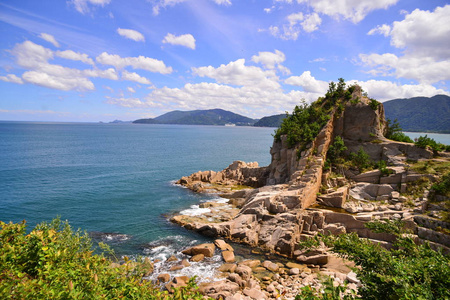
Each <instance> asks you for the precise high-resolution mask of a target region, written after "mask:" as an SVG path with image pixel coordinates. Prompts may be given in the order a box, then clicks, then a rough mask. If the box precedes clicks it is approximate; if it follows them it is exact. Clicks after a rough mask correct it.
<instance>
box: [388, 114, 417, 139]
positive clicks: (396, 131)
mask: <svg viewBox="0 0 450 300" xmlns="http://www.w3.org/2000/svg"><path fill="white" fill-rule="evenodd" d="M386 122H387V124H386V135H385V136H386V138H388V139H390V140H393V141H398V142H404V143H414V141H413V140H412V139H411V138H410V137H409V136H407V135H406V134H404V133H403V132H402V128H401V127H400V124H399V123H398V121H397V119H395V120H394V122H392V121H391V120H390V119H387V120H386Z"/></svg>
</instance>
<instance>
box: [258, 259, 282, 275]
mask: <svg viewBox="0 0 450 300" xmlns="http://www.w3.org/2000/svg"><path fill="white" fill-rule="evenodd" d="M262 265H263V267H264V268H266V269H267V270H269V271H272V272H276V271H278V269H279V268H280V267H279V266H278V265H277V264H276V263H273V262H271V261H269V260H266V261H264V262H263V264H262Z"/></svg>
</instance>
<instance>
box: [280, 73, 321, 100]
mask: <svg viewBox="0 0 450 300" xmlns="http://www.w3.org/2000/svg"><path fill="white" fill-rule="evenodd" d="M284 82H285V83H286V84H290V85H295V86H301V87H302V88H303V90H304V91H305V92H310V93H318V94H322V95H323V94H325V93H326V91H327V89H328V82H326V81H322V80H317V79H316V78H314V77H313V76H312V75H311V72H310V71H305V72H303V74H302V75H300V76H291V77H289V78H288V79H286V80H285V81H284Z"/></svg>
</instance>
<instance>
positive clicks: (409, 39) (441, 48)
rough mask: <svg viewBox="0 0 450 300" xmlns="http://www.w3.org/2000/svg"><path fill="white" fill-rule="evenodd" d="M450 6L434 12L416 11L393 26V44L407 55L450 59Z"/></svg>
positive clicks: (439, 8) (438, 8)
mask: <svg viewBox="0 0 450 300" xmlns="http://www.w3.org/2000/svg"><path fill="white" fill-rule="evenodd" d="M449 16H450V5H445V6H444V7H437V8H436V9H435V10H434V11H433V12H430V11H428V10H426V11H424V10H420V9H416V10H414V11H413V12H412V13H410V14H408V15H406V16H405V19H404V20H403V21H397V22H394V24H393V25H392V31H391V33H390V36H391V44H392V45H393V46H394V47H397V48H404V49H406V52H407V53H414V54H415V55H421V56H432V57H434V58H435V59H449V58H450V39H449V36H450V18H449Z"/></svg>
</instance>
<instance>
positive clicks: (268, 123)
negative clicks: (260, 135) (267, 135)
mask: <svg viewBox="0 0 450 300" xmlns="http://www.w3.org/2000/svg"><path fill="white" fill-rule="evenodd" d="M284 118H286V114H281V115H274V116H268V117H264V118H261V120H259V121H258V122H256V123H255V124H254V125H253V126H256V127H280V125H281V122H283V119H284Z"/></svg>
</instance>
